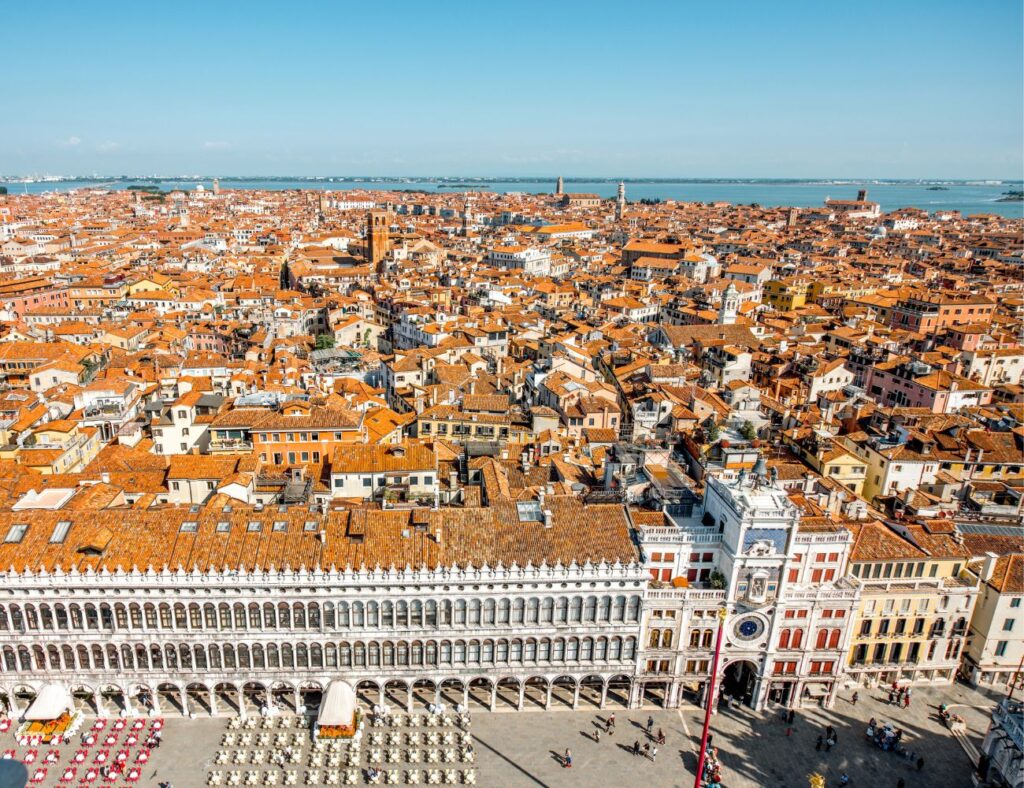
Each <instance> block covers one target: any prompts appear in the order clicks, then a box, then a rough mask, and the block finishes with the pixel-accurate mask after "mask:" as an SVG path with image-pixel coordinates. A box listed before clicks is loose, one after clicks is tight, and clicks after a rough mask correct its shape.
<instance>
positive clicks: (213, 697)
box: [210, 689, 217, 717]
mask: <svg viewBox="0 0 1024 788" xmlns="http://www.w3.org/2000/svg"><path fill="white" fill-rule="evenodd" d="M210 716H211V717H216V716H217V693H216V691H215V690H212V689H211V690H210Z"/></svg>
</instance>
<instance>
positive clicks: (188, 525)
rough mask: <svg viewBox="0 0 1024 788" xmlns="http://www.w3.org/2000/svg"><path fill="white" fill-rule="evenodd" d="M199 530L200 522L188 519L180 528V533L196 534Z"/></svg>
mask: <svg viewBox="0 0 1024 788" xmlns="http://www.w3.org/2000/svg"><path fill="white" fill-rule="evenodd" d="M198 531H199V523H198V522H197V521H195V520H186V521H185V522H183V523H182V524H181V527H180V528H178V532H179V533H183V534H194V533H196V532H198Z"/></svg>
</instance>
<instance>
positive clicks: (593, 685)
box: [579, 674, 605, 709]
mask: <svg viewBox="0 0 1024 788" xmlns="http://www.w3.org/2000/svg"><path fill="white" fill-rule="evenodd" d="M604 686H605V684H604V679H603V678H601V677H600V676H598V675H596V674H593V675H590V676H585V677H584V678H583V679H581V680H580V692H579V703H580V704H583V705H588V706H593V707H594V708H596V709H600V708H602V706H603V703H602V697H603V696H604Z"/></svg>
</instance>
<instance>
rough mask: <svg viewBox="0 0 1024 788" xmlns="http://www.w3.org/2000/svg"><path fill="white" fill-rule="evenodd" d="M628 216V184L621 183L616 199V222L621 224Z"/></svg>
mask: <svg viewBox="0 0 1024 788" xmlns="http://www.w3.org/2000/svg"><path fill="white" fill-rule="evenodd" d="M625 214H626V182H625V181H619V193H618V195H617V196H616V198H615V221H617V222H621V221H622V217H623V216H625Z"/></svg>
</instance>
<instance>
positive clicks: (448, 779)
mask: <svg viewBox="0 0 1024 788" xmlns="http://www.w3.org/2000/svg"><path fill="white" fill-rule="evenodd" d="M458 780H459V773H458V772H457V771H456V770H455V769H445V770H444V781H445V783H447V784H448V785H454V784H455V783H456V782H458Z"/></svg>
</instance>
